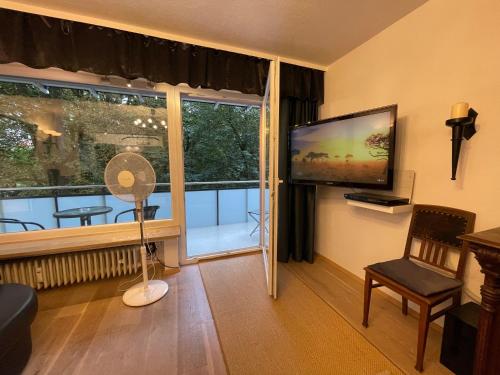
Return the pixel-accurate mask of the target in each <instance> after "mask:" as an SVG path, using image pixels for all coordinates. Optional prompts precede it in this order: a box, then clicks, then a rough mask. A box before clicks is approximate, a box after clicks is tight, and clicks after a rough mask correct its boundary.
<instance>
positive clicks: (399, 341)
mask: <svg viewBox="0 0 500 375" xmlns="http://www.w3.org/2000/svg"><path fill="white" fill-rule="evenodd" d="M284 266H285V267H286V268H287V269H289V270H291V271H292V272H293V273H294V274H295V275H296V276H297V277H299V278H300V279H301V280H302V281H303V282H304V283H305V284H306V285H307V286H309V287H310V288H311V289H312V290H313V291H314V292H315V293H316V294H317V295H318V296H319V297H320V298H321V299H323V301H325V302H326V303H328V304H329V305H330V306H331V307H333V308H334V309H335V310H336V311H337V312H338V313H340V314H341V315H342V316H343V317H344V318H345V319H346V320H347V321H348V322H349V323H350V324H351V325H352V326H353V327H354V328H355V329H357V330H358V331H359V332H361V334H363V336H365V337H366V338H367V339H368V341H370V342H371V343H372V344H373V345H374V346H376V347H377V348H378V349H379V350H380V351H381V352H382V353H384V354H385V355H386V356H387V357H388V358H390V359H391V360H392V361H393V362H394V363H395V364H396V365H397V366H398V367H399V368H400V369H402V370H403V371H405V372H406V373H408V374H420V373H419V372H417V371H416V370H415V369H414V366H415V359H416V349H417V329H418V319H417V317H416V315H415V314H409V315H408V316H404V315H403V314H402V313H401V305H400V304H398V303H397V301H396V300H395V299H393V298H391V297H389V296H388V295H386V294H385V293H382V292H381V291H379V290H377V289H374V290H373V292H372V301H371V306H370V318H369V322H368V324H369V327H368V328H364V327H363V326H362V325H361V321H362V318H363V287H364V285H363V281H362V280H361V279H359V278H358V277H356V276H355V275H353V274H351V273H349V272H347V271H346V270H344V269H342V268H340V267H339V266H336V265H335V264H333V263H332V262H330V261H328V260H327V259H325V258H323V257H317V258H316V259H315V262H314V263H313V264H309V263H306V262H301V263H297V262H289V263H286V264H284ZM440 350H441V331H440V330H439V329H436V328H434V327H431V329H430V330H429V336H428V341H427V349H426V351H425V359H424V374H428V375H430V374H452V372H450V371H449V370H448V369H447V368H446V367H444V366H443V365H441V363H440V362H439V353H440Z"/></svg>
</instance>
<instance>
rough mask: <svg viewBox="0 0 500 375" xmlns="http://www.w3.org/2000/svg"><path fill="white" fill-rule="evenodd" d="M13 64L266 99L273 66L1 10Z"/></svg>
mask: <svg viewBox="0 0 500 375" xmlns="http://www.w3.org/2000/svg"><path fill="white" fill-rule="evenodd" d="M11 62H19V63H22V64H24V65H27V66H29V67H31V68H49V67H56V68H60V69H63V70H67V71H71V72H77V71H85V72H90V73H95V74H99V75H116V76H120V77H123V78H126V79H131V80H132V79H136V78H145V79H148V80H150V81H152V82H156V83H158V82H166V83H169V84H172V85H177V84H179V83H187V84H188V85H189V86H191V87H195V88H196V87H202V88H209V89H214V90H221V89H228V90H237V91H241V92H243V93H245V94H257V95H261V96H263V95H264V92H265V87H266V81H267V76H268V67H269V61H268V60H266V59H261V58H257V57H252V56H247V55H242V54H238V53H233V52H227V51H221V50H217V49H213V48H206V47H201V46H196V45H192V44H186V43H180V42H174V41H170V40H165V39H160V38H155V37H151V36H146V35H142V34H137V33H132V32H127V31H121V30H116V29H111V28H107V27H100V26H94V25H89V24H85V23H81V22H74V21H67V20H61V19H57V18H51V17H44V16H40V15H35V14H30V13H23V12H17V11H13V10H8V9H0V63H11Z"/></svg>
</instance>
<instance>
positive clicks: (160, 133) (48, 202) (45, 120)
mask: <svg viewBox="0 0 500 375" xmlns="http://www.w3.org/2000/svg"><path fill="white" fill-rule="evenodd" d="M124 151H132V152H137V153H140V154H141V155H143V156H144V157H145V158H146V159H148V160H149V161H150V162H151V164H152V165H153V168H154V169H155V172H156V178H157V183H158V185H157V188H156V190H155V193H153V195H152V196H151V197H150V198H149V199H148V201H147V202H146V205H147V206H151V208H150V209H146V212H145V214H146V216H147V217H146V218H147V219H150V220H151V219H167V218H170V217H171V202H170V174H169V164H168V139H167V108H166V99H165V97H164V96H163V97H162V96H157V95H155V93H152V94H149V95H146V94H141V95H137V94H135V93H133V92H128V91H126V90H123V91H121V92H104V91H101V90H99V88H95V89H89V88H73V87H71V88H70V87H52V86H41V85H35V84H31V83H17V82H2V81H0V165H1V166H2V168H0V232H17V231H24V230H37V229H41V228H45V229H53V228H65V227H76V226H80V225H96V224H111V223H114V222H115V221H116V222H129V221H133V220H134V214H133V212H125V213H123V214H121V215H119V214H120V213H122V212H123V211H127V210H129V209H132V208H133V204H131V203H126V202H122V201H120V200H118V199H116V198H114V197H112V196H111V195H110V194H109V192H108V190H107V189H106V187H105V186H104V168H105V166H106V163H107V162H108V161H109V160H110V159H111V158H112V157H113V156H115V155H116V154H118V153H120V152H124ZM152 206H158V207H152ZM70 209H73V210H74V209H80V210H76V211H73V212H70V213H69V214H68V215H65V214H64V213H63V214H62V215H61V214H56V215H54V213H56V212H61V211H65V210H70ZM56 216H59V217H58V218H57V217H56Z"/></svg>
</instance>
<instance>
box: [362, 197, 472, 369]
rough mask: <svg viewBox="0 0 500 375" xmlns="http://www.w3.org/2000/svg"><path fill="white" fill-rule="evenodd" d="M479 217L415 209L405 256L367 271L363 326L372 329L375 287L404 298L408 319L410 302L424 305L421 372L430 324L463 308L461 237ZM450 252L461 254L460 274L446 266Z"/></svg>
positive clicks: (419, 350)
mask: <svg viewBox="0 0 500 375" xmlns="http://www.w3.org/2000/svg"><path fill="white" fill-rule="evenodd" d="M475 218H476V214H474V213H472V212H468V211H463V210H458V209H454V208H449V207H440V206H429V205H415V207H414V209H413V215H412V219H411V223H410V229H409V231H408V238H407V240H406V247H405V251H404V255H403V257H402V258H401V259H395V260H390V261H387V262H382V263H376V264H372V265H370V266H368V267H366V268H365V271H366V276H365V294H364V309H363V326H365V327H368V313H369V310H370V299H371V291H372V288H378V287H381V286H385V287H388V288H389V289H391V290H393V291H394V292H396V293H398V294H400V295H401V296H402V311H403V314H404V315H407V314H408V300H410V301H412V302H414V303H416V304H418V305H419V306H420V318H419V325H418V344H417V363H416V365H415V368H416V369H417V370H418V371H423V360H424V352H425V345H426V342H427V333H428V330H429V323H430V322H431V321H433V320H435V319H437V318H439V317H440V316H442V315H443V314H444V313H446V312H447V311H448V310H450V309H452V308H454V307H456V306H460V303H461V296H462V279H463V275H464V270H465V262H466V260H467V254H468V249H467V247H466V246H464V245H463V244H462V241H461V240H459V239H457V236H459V235H461V234H465V233H470V232H472V231H473V229H474V222H475ZM414 240H420V241H421V244H420V248H419V249H420V250H419V253H418V255H413V254H411V250H412V244H413V241H414ZM450 250H455V251H458V252H459V253H460V254H459V259H458V264H457V268H456V269H452V268H450V266H449V265H448V264H447V262H446V260H447V257H448V254H449V252H450ZM445 275H446V276H445ZM373 280H375V281H376V282H377V284H373ZM449 299H451V300H452V301H451V306H449V307H446V308H444V309H441V310H440V311H437V312H435V313H433V314H432V313H431V309H432V307H433V306H436V305H438V304H440V303H442V302H444V301H446V300H449Z"/></svg>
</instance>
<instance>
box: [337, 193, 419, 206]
mask: <svg viewBox="0 0 500 375" xmlns="http://www.w3.org/2000/svg"><path fill="white" fill-rule="evenodd" d="M344 197H345V199H350V200H353V201H358V202H366V203H373V204H379V205H382V206H401V205H404V204H408V203H410V200H409V199H408V198H400V197H394V196H391V195H382V194H372V193H346V194H344Z"/></svg>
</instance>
